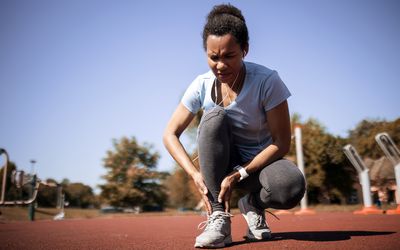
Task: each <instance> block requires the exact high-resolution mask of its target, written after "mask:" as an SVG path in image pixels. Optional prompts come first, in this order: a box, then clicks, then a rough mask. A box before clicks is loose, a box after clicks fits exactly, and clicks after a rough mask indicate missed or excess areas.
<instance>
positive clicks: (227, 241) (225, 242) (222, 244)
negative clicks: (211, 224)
mask: <svg viewBox="0 0 400 250" xmlns="http://www.w3.org/2000/svg"><path fill="white" fill-rule="evenodd" d="M231 243H232V236H231V235H228V236H226V237H225V239H224V240H223V241H222V242H220V243H217V244H203V243H199V242H196V243H195V244H194V247H197V248H202V247H206V248H222V247H225V246H227V245H229V244H231Z"/></svg>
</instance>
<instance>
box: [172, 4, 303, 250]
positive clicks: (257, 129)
mask: <svg viewBox="0 0 400 250" xmlns="http://www.w3.org/2000/svg"><path fill="white" fill-rule="evenodd" d="M248 41H249V37H248V31H247V27H246V22H245V19H244V17H243V16H242V14H241V11H240V10H239V9H237V8H236V7H234V6H232V5H229V4H228V5H218V6H215V7H214V8H213V9H212V10H211V12H210V13H209V14H208V17H207V23H206V24H205V26H204V30H203V46H204V49H205V52H206V55H207V61H208V65H209V67H210V69H211V70H210V71H209V72H207V73H205V74H203V75H199V76H198V77H197V78H196V79H195V80H194V81H193V82H192V83H191V84H190V86H189V87H188V89H187V90H186V92H185V94H184V96H183V98H182V100H181V102H180V104H179V105H178V107H177V109H176V110H175V112H174V113H173V115H172V117H171V120H170V121H169V123H168V125H167V128H166V130H165V132H164V144H165V146H166V148H167V150H168V151H169V152H170V154H171V155H172V157H173V158H174V159H175V160H176V161H177V162H178V164H179V165H180V166H181V167H182V168H183V169H184V170H185V171H186V172H187V173H188V174H189V175H190V176H191V177H192V178H193V181H194V182H195V184H196V186H197V188H198V190H199V192H200V193H201V195H202V199H203V200H204V203H205V206H206V209H207V212H208V219H207V224H206V228H205V230H204V232H203V233H202V234H200V235H199V236H198V237H197V238H196V243H195V247H224V246H225V245H226V244H229V243H231V242H232V237H231V222H230V217H231V215H230V214H229V209H230V205H229V200H230V196H231V193H232V190H233V189H234V188H235V187H238V188H242V189H244V190H247V192H248V194H247V195H246V196H244V197H242V198H241V199H240V200H239V204H238V205H239V208H240V211H241V213H242V215H243V216H244V218H245V220H246V222H247V224H248V230H247V234H246V236H247V238H249V239H252V240H265V239H269V238H270V237H271V231H270V229H269V227H268V225H267V223H266V221H265V213H264V210H265V209H266V208H277V209H289V208H292V207H294V206H295V205H296V204H297V203H298V202H299V201H300V199H301V198H302V197H303V195H304V192H305V181H304V177H303V175H302V174H301V172H300V171H299V170H298V168H297V167H296V166H295V165H294V164H293V163H292V162H290V161H288V160H284V159H283V158H282V157H283V156H284V155H285V154H286V153H287V152H288V150H289V147H290V141H291V132H290V118H289V111H288V104H287V101H286V99H287V98H288V97H289V96H290V92H289V90H288V89H287V88H286V86H285V84H284V83H283V82H282V80H281V79H280V78H279V76H278V74H277V72H276V71H273V70H270V69H268V68H266V67H264V66H261V65H257V64H254V63H250V62H244V61H243V59H244V57H245V56H246V54H247V53H248V51H249V43H248ZM199 109H203V110H204V114H203V116H202V119H201V121H200V125H199V128H198V138H197V140H198V153H199V165H200V172H199V171H198V170H197V169H196V168H195V166H194V165H193V163H192V161H191V160H190V158H189V156H188V154H187V153H186V151H185V149H184V147H183V146H182V144H181V142H180V141H179V137H180V135H181V134H182V133H183V131H184V130H185V129H186V127H187V126H188V125H189V123H190V122H191V121H192V120H193V118H194V116H195V114H196V113H197V112H198V110H199Z"/></svg>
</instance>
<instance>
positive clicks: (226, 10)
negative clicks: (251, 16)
mask: <svg viewBox="0 0 400 250" xmlns="http://www.w3.org/2000/svg"><path fill="white" fill-rule="evenodd" d="M224 14H227V15H231V16H234V17H237V18H239V19H240V20H242V21H243V22H244V23H245V22H246V20H245V19H244V16H243V15H242V12H241V11H240V10H239V9H238V8H236V7H235V6H233V5H230V4H221V5H216V6H214V8H213V9H212V10H211V12H210V13H209V14H208V17H207V19H208V20H210V19H213V18H214V17H216V16H219V15H224Z"/></svg>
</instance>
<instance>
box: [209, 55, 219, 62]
mask: <svg viewBox="0 0 400 250" xmlns="http://www.w3.org/2000/svg"><path fill="white" fill-rule="evenodd" d="M210 59H211V60H213V61H218V56H210Z"/></svg>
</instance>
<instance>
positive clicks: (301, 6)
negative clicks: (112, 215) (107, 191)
mask: <svg viewBox="0 0 400 250" xmlns="http://www.w3.org/2000/svg"><path fill="white" fill-rule="evenodd" d="M218 3H221V2H220V1H144V0H143V1H111V0H110V1H91V0H87V1H78V0H72V1H50V0H49V1H40V0H38V1H11V0H3V1H1V2H0V34H1V39H0V87H1V88H0V93H1V98H0V117H1V122H0V147H3V148H5V149H6V150H7V151H8V152H9V154H10V157H11V160H12V161H14V162H15V163H16V164H17V166H18V168H20V169H24V170H26V171H29V170H30V163H29V161H30V159H35V160H37V164H36V167H35V169H36V171H37V172H38V175H39V176H40V177H41V178H49V177H52V178H55V179H56V180H59V181H61V179H62V178H69V179H70V180H71V181H81V182H84V183H86V184H89V185H91V186H92V187H95V186H96V185H97V184H99V183H101V181H102V180H101V178H100V176H101V175H102V174H104V173H105V169H104V167H103V165H102V159H103V158H104V156H105V154H106V151H107V150H110V149H112V139H113V138H117V139H118V138H121V137H122V136H128V137H130V136H135V137H136V138H137V139H138V140H139V142H140V143H144V142H148V143H151V144H153V145H154V149H155V150H157V151H158V152H159V153H160V154H161V156H162V158H161V159H160V162H159V164H158V169H159V170H171V169H172V167H173V166H174V163H173V160H172V158H171V157H170V156H169V155H168V154H167V152H166V150H165V149H164V147H163V145H162V139H161V137H162V132H163V129H164V127H165V125H166V123H167V121H168V119H169V116H170V115H171V113H172V112H173V110H174V109H175V107H176V105H177V104H178V102H179V99H180V97H181V95H182V94H183V92H184V90H185V88H186V87H187V86H188V84H189V83H190V82H191V81H192V80H193V79H194V78H195V77H196V76H197V75H198V74H201V73H204V72H205V71H207V70H208V68H207V64H206V58H205V54H204V51H203V48H202V40H201V31H202V27H203V25H204V22H205V16H206V15H207V13H208V11H209V10H210V9H211V8H212V6H214V5H215V4H218ZM231 3H232V4H233V5H235V6H237V7H239V8H240V9H241V10H242V12H243V14H244V16H245V18H246V21H247V25H248V28H249V32H250V51H249V54H248V55H247V57H246V60H247V61H252V62H256V63H259V64H263V65H265V66H267V67H269V68H272V69H275V70H277V71H278V72H279V74H280V76H281V78H282V79H283V80H284V81H285V83H286V85H287V86H288V88H289V89H290V90H291V92H292V95H293V96H292V97H291V98H290V99H289V105H290V111H291V112H292V113H293V112H297V113H299V114H301V116H302V117H303V119H308V118H310V117H313V118H316V119H318V120H319V121H320V122H321V123H322V124H323V125H324V126H325V127H326V129H327V131H328V132H330V133H332V134H335V135H341V136H346V135H347V132H348V130H350V129H353V128H354V127H355V125H356V124H357V123H358V122H359V121H361V120H362V119H366V118H369V119H386V120H394V119H396V118H398V117H400V109H399V108H398V95H399V93H400V74H399V70H400V61H399V58H400V15H399V13H400V3H399V1H395V0H393V1H389V0H384V1H378V0H376V1H361V0H360V1H345V0H336V1H327V0H323V1H312V0H310V1H303V0H299V1H261V0H260V1H231Z"/></svg>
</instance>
